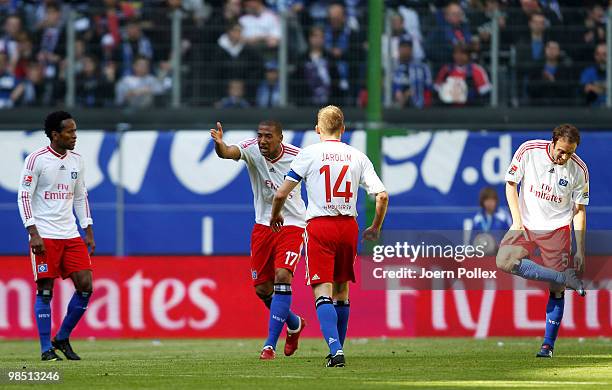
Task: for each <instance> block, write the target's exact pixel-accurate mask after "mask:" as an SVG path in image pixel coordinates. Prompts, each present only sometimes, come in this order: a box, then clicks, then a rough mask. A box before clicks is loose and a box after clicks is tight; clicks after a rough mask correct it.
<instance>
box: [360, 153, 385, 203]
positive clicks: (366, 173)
mask: <svg viewBox="0 0 612 390" xmlns="http://www.w3.org/2000/svg"><path fill="white" fill-rule="evenodd" d="M362 161H363V170H362V172H361V180H360V182H359V184H360V185H361V187H363V189H365V190H366V192H367V193H368V194H370V195H372V194H378V193H380V192H384V191H386V189H385V186H384V185H383V183H382V181H381V180H380V178H379V177H378V175H377V174H376V171H375V170H374V165H372V162H371V161H370V159H369V158H368V157H367V156H365V155H363V157H362Z"/></svg>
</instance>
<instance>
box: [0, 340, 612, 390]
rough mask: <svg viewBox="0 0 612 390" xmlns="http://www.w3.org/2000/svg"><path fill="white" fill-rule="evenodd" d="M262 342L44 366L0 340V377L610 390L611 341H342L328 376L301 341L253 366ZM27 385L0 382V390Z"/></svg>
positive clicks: (137, 347)
mask: <svg viewBox="0 0 612 390" xmlns="http://www.w3.org/2000/svg"><path fill="white" fill-rule="evenodd" d="M283 337H284V335H283ZM261 343H262V340H252V339H246V340H245V339H231V340H161V341H156V340H117V341H87V340H74V341H73V346H74V348H75V349H76V351H77V352H78V353H79V354H80V355H81V357H82V358H83V359H84V360H82V361H76V362H74V361H66V360H64V361H61V362H47V363H43V362H41V361H39V360H38V359H39V352H38V343H37V342H35V341H0V352H2V353H1V354H0V373H3V375H6V372H7V371H8V370H22V369H23V368H27V369H28V370H42V369H44V370H54V369H56V370H59V371H60V372H61V374H62V377H63V382H62V383H61V384H60V385H58V386H61V387H62V388H74V389H85V388H88V389H118V388H121V389H155V388H159V389H173V390H178V389H185V388H194V389H218V388H249V389H259V388H277V389H287V388H292V389H293V388H298V389H302V388H305V389H317V388H323V387H325V388H338V389H357V388H377V389H389V388H426V389H457V388H460V389H473V388H531V389H533V388H560V387H562V388H565V389H606V388H608V389H612V342H610V340H609V339H603V338H599V339H586V340H577V339H561V340H559V341H558V342H557V346H556V351H555V352H556V355H555V357H554V358H553V359H536V358H535V353H536V351H537V349H538V347H539V340H538V339H535V338H529V339H527V338H512V339H510V338H507V339H502V338H495V339H489V340H474V339H451V338H445V339H442V338H438V339H357V340H350V339H349V342H348V343H347V345H346V348H345V353H346V355H347V367H345V368H328V369H326V368H324V367H323V365H324V359H323V358H324V356H325V355H326V350H325V345H324V343H323V341H322V340H320V339H304V340H302V341H301V344H300V349H299V350H298V352H297V353H296V355H294V356H292V357H290V358H287V357H285V356H283V355H282V346H283V340H281V341H280V342H279V350H280V354H279V355H277V358H276V360H274V361H259V360H258V356H259V350H260V348H261ZM60 355H61V353H60ZM61 356H63V355H61ZM50 386H54V385H50ZM29 387H31V385H30V386H29ZM29 387H28V386H26V385H17V384H8V383H7V381H6V379H5V378H3V379H2V380H0V388H7V389H19V388H29ZM54 387H55V386H54Z"/></svg>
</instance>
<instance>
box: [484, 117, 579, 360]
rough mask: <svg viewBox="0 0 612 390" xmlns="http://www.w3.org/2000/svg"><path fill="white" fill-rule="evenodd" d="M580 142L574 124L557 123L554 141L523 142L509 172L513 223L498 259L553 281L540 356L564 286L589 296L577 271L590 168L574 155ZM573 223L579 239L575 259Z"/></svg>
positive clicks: (550, 343)
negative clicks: (535, 255) (538, 260)
mask: <svg viewBox="0 0 612 390" xmlns="http://www.w3.org/2000/svg"><path fill="white" fill-rule="evenodd" d="M579 144H580V133H579V131H578V129H577V128H576V127H574V126H572V125H560V126H557V127H556V128H555V129H554V130H553V133H552V142H551V141H547V140H534V141H527V142H525V143H524V144H522V145H521V146H520V147H519V149H518V150H517V151H516V153H515V154H514V157H513V159H512V162H511V164H510V167H509V168H508V172H507V173H506V197H507V199H508V206H509V208H510V212H511V214H512V226H511V227H510V231H509V232H508V233H507V234H506V236H505V237H504V239H503V240H502V242H501V247H500V249H499V252H498V253H497V259H496V261H497V266H498V268H499V269H501V270H502V271H505V272H508V273H512V274H514V275H517V276H520V277H522V278H525V279H530V280H540V281H544V282H548V283H549V285H550V286H549V289H550V297H549V299H548V304H547V306H546V331H545V335H544V342H543V344H542V347H541V349H540V352H538V354H537V355H536V356H538V357H552V353H553V349H554V346H555V340H556V339H557V333H558V331H559V327H560V325H561V319H562V318H563V307H564V290H565V287H569V288H571V289H573V290H576V291H577V292H578V293H579V294H580V295H581V296H584V295H585V291H584V287H583V286H582V281H581V280H580V279H578V277H577V276H576V270H578V271H583V270H584V254H585V240H584V237H585V234H586V206H587V205H588V204H589V171H588V169H587V166H586V164H585V163H584V161H582V160H581V159H580V157H578V156H577V155H576V154H575V152H576V148H577V147H578V145H579ZM519 183H520V184H521V191H520V194H519V193H518V190H517V186H518V184H519ZM572 222H573V225H574V231H575V232H576V233H575V236H576V244H577V252H576V254H575V256H574V258H573V262H571V261H570V255H571V227H570V224H572ZM536 248H539V249H540V253H541V257H542V262H543V265H540V264H538V263H536V262H534V261H533V260H531V259H530V258H529V257H531V256H532V255H533V252H534V250H535V249H536Z"/></svg>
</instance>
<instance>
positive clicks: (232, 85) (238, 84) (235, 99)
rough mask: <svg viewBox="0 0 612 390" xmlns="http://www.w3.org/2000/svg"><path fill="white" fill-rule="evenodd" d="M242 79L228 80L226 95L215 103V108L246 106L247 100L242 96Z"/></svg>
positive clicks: (247, 105) (247, 104)
mask: <svg viewBox="0 0 612 390" xmlns="http://www.w3.org/2000/svg"><path fill="white" fill-rule="evenodd" d="M244 90H245V88H244V81H243V80H230V81H229V82H228V83H227V96H226V97H224V98H223V99H221V100H220V101H218V102H217V103H216V104H215V107H216V108H248V107H250V104H249V102H248V101H247V100H246V99H245V98H244Z"/></svg>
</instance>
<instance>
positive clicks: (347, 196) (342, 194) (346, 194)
mask: <svg viewBox="0 0 612 390" xmlns="http://www.w3.org/2000/svg"><path fill="white" fill-rule="evenodd" d="M348 169H349V166H348V165H343V166H342V169H341V170H340V174H339V175H338V177H337V178H336V181H335V182H334V189H333V191H332V188H331V181H332V180H331V168H330V166H329V165H323V166H322V167H321V169H319V173H321V174H322V175H325V201H326V202H328V203H329V202H331V200H332V195H333V197H334V198H344V202H346V203H348V202H350V201H351V198H352V197H353V193H352V192H351V181H350V180H348V178H347V179H346V181H345V178H346V172H347V171H348ZM343 181H345V183H346V185H345V187H344V191H340V186H341V185H342V182H343Z"/></svg>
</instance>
